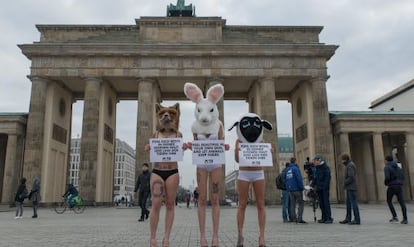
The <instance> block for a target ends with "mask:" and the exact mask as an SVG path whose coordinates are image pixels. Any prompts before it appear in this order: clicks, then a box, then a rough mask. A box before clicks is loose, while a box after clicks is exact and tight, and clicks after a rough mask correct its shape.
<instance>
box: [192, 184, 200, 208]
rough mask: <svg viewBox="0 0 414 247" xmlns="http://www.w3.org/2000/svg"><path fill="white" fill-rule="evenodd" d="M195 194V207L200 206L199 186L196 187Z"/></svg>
mask: <svg viewBox="0 0 414 247" xmlns="http://www.w3.org/2000/svg"><path fill="white" fill-rule="evenodd" d="M193 195H194V207H198V196H199V193H198V187H196V188H195V190H194V192H193Z"/></svg>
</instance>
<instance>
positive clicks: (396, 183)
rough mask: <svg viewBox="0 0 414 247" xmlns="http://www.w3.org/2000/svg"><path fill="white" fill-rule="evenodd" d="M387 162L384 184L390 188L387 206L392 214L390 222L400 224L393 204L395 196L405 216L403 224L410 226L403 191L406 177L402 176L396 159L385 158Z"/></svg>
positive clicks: (389, 156) (388, 189)
mask: <svg viewBox="0 0 414 247" xmlns="http://www.w3.org/2000/svg"><path fill="white" fill-rule="evenodd" d="M385 161H386V164H385V167H384V178H385V180H384V184H385V185H386V186H388V188H387V204H388V207H389V208H390V211H391V214H392V218H391V219H390V222H391V223H393V222H398V217H397V213H396V212H395V208H394V205H393V204H392V198H393V197H394V195H395V196H397V199H398V202H399V203H400V206H401V211H402V214H403V220H402V221H401V224H408V218H407V207H406V206H405V202H404V197H403V190H402V186H403V181H404V176H403V174H402V171H401V168H399V167H398V165H397V163H396V162H394V159H393V157H392V156H391V155H388V156H387V157H385Z"/></svg>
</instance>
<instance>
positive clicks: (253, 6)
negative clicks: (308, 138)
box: [0, 0, 414, 186]
mask: <svg viewBox="0 0 414 247" xmlns="http://www.w3.org/2000/svg"><path fill="white" fill-rule="evenodd" d="M169 3H173V4H175V3H176V0H148V1H133V0H117V1H114V0H112V1H110V0H36V1H33V0H15V1H7V4H5V3H3V4H2V6H1V8H0V31H1V33H2V38H1V39H0V58H1V59H0V68H1V77H0V102H1V103H0V112H27V111H28V109H29V100H30V88H31V83H30V80H29V79H27V78H26V76H27V75H28V74H29V68H30V61H29V60H28V59H27V58H26V57H25V56H23V55H22V53H21V51H20V49H19V48H18V47H17V44H27V43H32V42H33V41H38V40H39V33H38V31H37V29H36V28H35V25H36V24H114V25H115V24H120V25H134V23H135V19H136V18H140V17H141V16H165V13H166V6H167V5H168V4H169ZM189 3H192V4H194V5H195V6H196V14H197V16H221V17H222V18H223V19H226V21H227V22H226V23H227V24H228V25H272V26H277V25H288V26H324V29H323V30H322V32H321V35H320V42H321V43H326V44H333V45H339V46H340V47H339V48H338V50H337V51H336V54H335V55H334V56H333V57H332V58H331V60H330V61H329V62H328V74H329V75H330V79H329V80H328V82H327V94H328V104H329V110H368V107H369V105H370V102H372V101H373V100H374V99H376V98H378V97H380V96H382V95H383V94H385V93H386V92H389V91H391V90H392V89H394V88H395V87H398V86H399V85H401V84H403V83H405V82H407V81H409V80H411V79H413V78H414V76H413V74H414V62H413V59H412V56H413V54H414V45H413V40H414V32H413V31H412V30H413V29H414V15H413V13H414V1H412V0H394V1H389V0H364V1H361V0H335V1H324V0H260V1H247V0H237V1H236V0H208V1H207V0H187V1H186V4H189ZM169 103H171V104H172V103H175V102H166V104H169ZM82 107H83V105H82V102H78V103H75V105H74V116H73V135H74V136H76V135H77V134H81V133H80V130H81V122H82V116H81V113H82ZM117 107H118V113H117V115H118V119H117V137H118V138H120V139H122V140H125V141H126V142H128V143H130V144H131V145H132V146H135V123H136V114H137V113H136V109H137V104H136V102H120V103H119V104H118V106H117ZM193 107H194V105H193V104H192V103H191V102H182V103H181V108H182V111H183V115H182V120H181V123H183V124H182V126H181V131H182V132H183V134H184V139H185V140H187V141H189V140H190V139H191V133H190V127H189V126H190V124H191V122H192V121H193ZM225 108H226V109H225V116H226V117H225V125H226V127H228V126H230V125H231V124H232V123H233V122H234V121H235V120H237V119H238V115H239V114H241V113H242V112H246V111H247V105H246V104H245V103H244V102H226V103H225ZM277 112H278V131H279V133H288V134H290V133H292V130H291V120H290V105H289V104H287V103H286V102H278V103H277ZM186 120H187V121H186ZM234 139H235V133H226V140H227V142H228V143H229V144H231V145H233V144H234ZM190 156H191V155H190V153H189V152H187V154H186V155H185V162H183V163H182V164H181V167H180V172H181V174H182V184H183V185H185V186H187V185H189V184H192V183H193V179H194V174H195V169H194V167H192V166H191V161H190ZM226 163H227V166H226V171H227V172H229V171H231V170H233V169H235V168H237V165H235V164H234V161H233V160H232V155H231V154H229V155H228V158H227V162H226Z"/></svg>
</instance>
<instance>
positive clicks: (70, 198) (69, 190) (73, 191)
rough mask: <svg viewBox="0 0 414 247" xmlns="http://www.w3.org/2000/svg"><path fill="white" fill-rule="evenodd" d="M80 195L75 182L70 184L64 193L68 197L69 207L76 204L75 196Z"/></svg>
mask: <svg viewBox="0 0 414 247" xmlns="http://www.w3.org/2000/svg"><path fill="white" fill-rule="evenodd" d="M78 195H79V192H78V190H77V189H76V188H75V186H73V183H70V184H68V188H67V189H66V192H65V194H63V197H66V196H67V197H68V203H69V207H70V208H73V206H74V204H75V200H74V199H75V198H76V197H77V196H78Z"/></svg>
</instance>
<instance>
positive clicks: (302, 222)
mask: <svg viewBox="0 0 414 247" xmlns="http://www.w3.org/2000/svg"><path fill="white" fill-rule="evenodd" d="M296 223H297V224H308V222H306V221H304V220H299V221H298V222H296Z"/></svg>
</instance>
